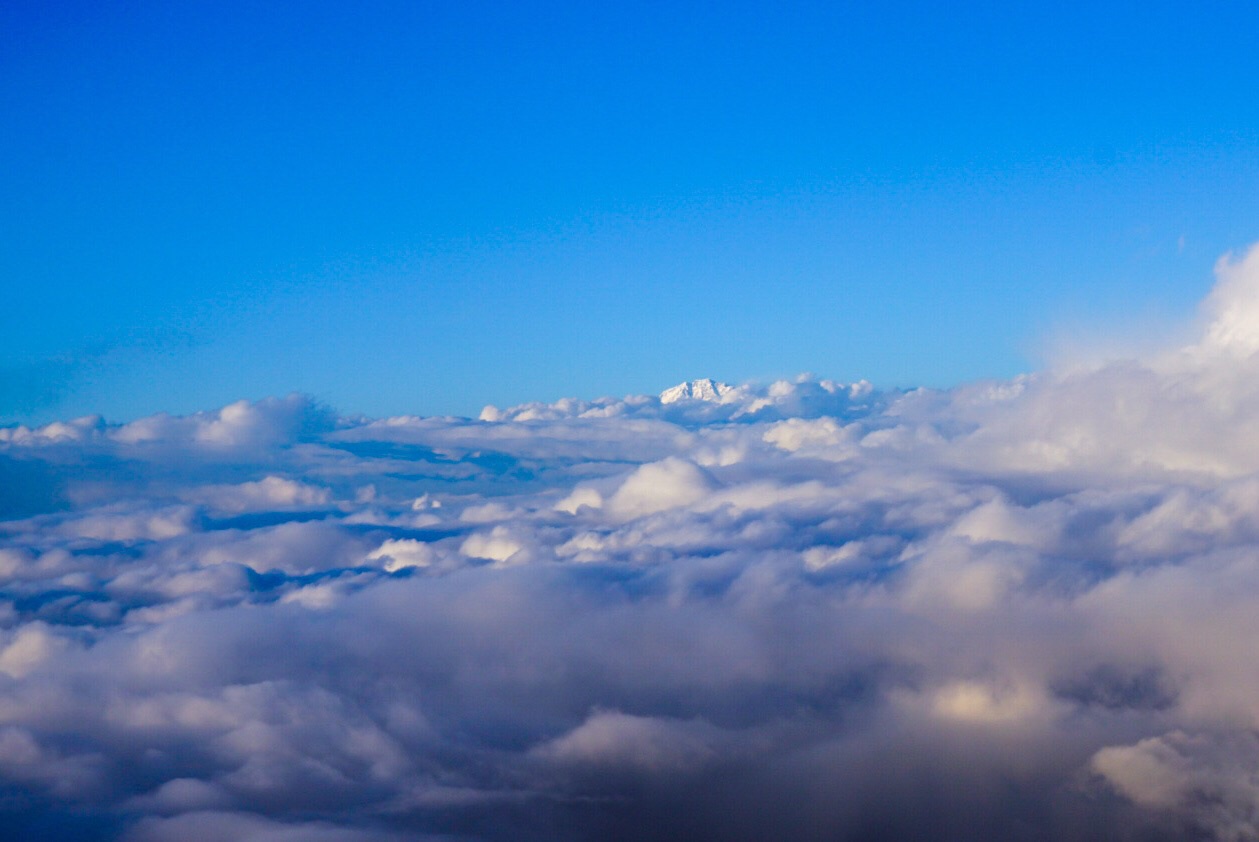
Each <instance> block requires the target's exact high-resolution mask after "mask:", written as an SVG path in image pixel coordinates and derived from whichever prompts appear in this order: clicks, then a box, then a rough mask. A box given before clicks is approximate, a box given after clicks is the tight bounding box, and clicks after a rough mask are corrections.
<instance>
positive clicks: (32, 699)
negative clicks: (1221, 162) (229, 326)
mask: <svg viewBox="0 0 1259 842" xmlns="http://www.w3.org/2000/svg"><path fill="white" fill-rule="evenodd" d="M1218 274H1219V279H1220V280H1219V283H1218V285H1217V287H1216V290H1215V291H1214V292H1213V294H1212V296H1211V298H1210V299H1209V300H1208V302H1207V303H1206V305H1205V308H1204V313H1205V317H1206V318H1205V325H1204V328H1203V330H1202V333H1201V339H1200V341H1198V342H1197V343H1195V344H1193V345H1192V346H1190V347H1186V348H1179V349H1169V350H1167V351H1165V352H1164V353H1161V354H1159V355H1155V356H1152V357H1149V358H1146V359H1139V360H1123V361H1117V362H1112V363H1108V364H1106V365H1099V366H1094V367H1092V368H1089V369H1086V370H1073V371H1066V372H1047V373H1042V374H1038V375H1034V376H1028V377H1024V378H1020V379H1018V380H1016V381H1012V382H993V383H981V384H974V385H969V386H965V387H961V388H958V389H955V390H951V391H927V390H918V391H911V392H879V391H876V390H874V389H872V388H871V387H870V386H869V384H865V383H858V384H839V383H834V382H831V381H827V380H817V379H813V378H808V377H804V378H800V379H798V380H796V381H791V382H779V383H774V384H771V385H770V386H768V387H754V386H739V387H727V386H724V385H723V384H716V383H712V382H709V381H697V382H695V383H691V384H685V386H684V387H683V388H678V389H672V390H669V391H667V392H666V393H665V394H664V395H663V396H662V398H655V397H641V396H640V397H628V398H624V399H603V400H596V401H578V400H564V401H560V402H557V403H555V404H529V405H525V406H519V407H512V408H507V409H498V408H494V407H487V408H486V410H485V411H484V412H483V413H482V415H481V418H480V419H479V420H475V421H473V420H468V419H458V418H419V417H399V418H388V419H382V420H371V419H363V418H352V417H339V416H337V415H335V414H334V413H332V412H330V411H328V410H326V409H325V408H322V407H320V406H318V405H316V404H314V403H313V402H311V401H310V400H308V399H306V398H303V397H300V396H293V397H289V398H283V399H270V400H266V401H261V402H259V403H252V404H251V403H243V402H242V403H237V404H232V405H230V406H227V407H224V408H223V409H221V410H218V411H216V412H207V413H203V414H199V415H194V416H189V417H178V418H177V417H168V416H154V417H150V418H144V419H141V420H138V421H135V422H132V423H129V424H123V425H112V424H108V423H105V422H104V421H102V420H101V419H99V418H83V419H77V420H73V421H68V422H63V423H56V424H51V425H48V426H46V427H43V428H39V429H27V428H23V427H17V428H7V429H3V430H0V481H2V482H0V489H2V490H0V575H2V576H3V582H4V586H3V589H2V590H0V627H2V628H0V794H2V795H3V798H0V833H2V834H3V835H4V836H5V837H6V838H11V839H55V838H67V839H69V838H74V839H91V840H106V839H109V840H113V839H120V840H131V841H132V842H141V841H142V842H162V841H163V840H176V839H190V838H196V839H204V840H217V839H224V840H228V839H230V840H291V839H302V840H306V839H309V840H338V842H340V840H354V841H355V842H358V840H363V841H364V842H366V840H373V841H374V840H426V839H483V840H508V839H510V840H529V839H537V840H553V839H558V840H565V839H571V840H584V839H625V840H651V839H662V840H663V839H670V840H678V839H694V840H706V839H712V840H718V839H721V840H728V839H735V840H737V839H748V840H752V839H758V840H759V839H767V838H781V839H803V840H808V839H827V840H833V839H862V840H878V839H936V840H938V839H946V840H947V839H959V840H961V839H977V838H1017V839H1046V840H1050V839H1053V840H1061V839H1081V840H1085V839H1099V840H1100V839H1132V840H1138V839H1139V840H1146V839H1150V840H1154V839H1183V838H1203V839H1220V840H1248V839H1259V773H1257V772H1256V769H1259V668H1256V667H1255V666H1254V663H1255V659H1254V657H1253V653H1252V649H1253V648H1254V642H1255V641H1256V640H1259V611H1256V610H1255V609H1256V605H1259V565H1257V563H1256V559H1259V385H1257V384H1259V357H1257V356H1256V352H1257V351H1259V340H1256V337H1259V251H1251V252H1250V253H1249V254H1247V255H1245V256H1243V257H1241V258H1238V259H1228V260H1225V261H1222V262H1221V264H1220V266H1219V268H1218Z"/></svg>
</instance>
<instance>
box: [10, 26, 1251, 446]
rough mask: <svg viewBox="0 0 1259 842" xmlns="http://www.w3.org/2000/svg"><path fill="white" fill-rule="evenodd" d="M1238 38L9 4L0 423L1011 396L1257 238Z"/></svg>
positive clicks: (1153, 311)
mask: <svg viewBox="0 0 1259 842" xmlns="http://www.w3.org/2000/svg"><path fill="white" fill-rule="evenodd" d="M1257 17H1259V13H1256V12H1255V11H1254V10H1253V9H1250V8H1247V7H1244V6H1241V5H1239V6H1237V7H1235V8H1226V7H1224V6H1216V7H1211V9H1210V10H1208V11H1206V12H1203V11H1202V9H1201V7H1199V6H1192V5H1190V4H1170V3H1161V4H1160V3H1155V4H1149V3H1142V4H1135V3H1134V4H1107V5H1105V6H1103V7H1099V6H1097V5H1095V4H1080V5H1069V6H1065V7H1064V6H1060V5H1055V6H1053V7H1052V8H1050V7H1049V6H1043V7H1030V8H1023V9H1019V10H1012V9H1006V8H998V7H996V6H993V7H987V6H975V7H972V8H971V9H968V10H961V11H958V10H956V9H949V8H945V7H944V6H941V5H938V4H930V3H900V4H880V6H879V8H878V9H877V10H872V9H865V8H859V7H856V6H852V5H846V4H792V5H790V6H788V7H786V8H775V9H773V10H772V11H770V10H768V9H766V8H765V7H763V6H761V5H759V4H742V3H736V4H721V5H719V6H718V5H706V4H683V5H678V4H632V5H622V6H615V7H600V8H597V9H596V8H592V7H589V6H588V5H579V4H562V3H531V4H496V3H466V4H402V3H399V4H392V3H379V4H372V5H371V6H370V7H367V8H359V7H349V6H344V5H341V4H318V3H317V4H291V5H286V4H270V5H268V6H267V8H257V7H256V6H255V5H252V4H179V6H178V8H170V7H168V6H165V5H162V4H121V3H105V4H88V3H82V4H78V3H61V4H35V3H23V2H19V3H8V4H5V5H4V8H3V9H0V39H2V41H0V79H2V80H3V82H2V84H0V113H3V114H4V115H5V119H4V120H2V121H0V167H2V168H3V169H2V174H0V178H2V179H3V183H4V184H5V185H6V188H5V190H4V191H3V198H2V199H0V278H3V281H4V288H5V298H6V300H7V305H6V306H5V307H4V308H3V309H2V310H0V422H8V423H13V422H16V421H25V422H42V421H47V420H50V419H52V418H56V417H62V418H64V417H72V416H77V415H82V414H86V413H104V414H105V415H106V416H107V417H108V418H110V419H114V420H127V419H130V418H134V417H137V416H140V415H144V414H148V413H152V412H157V411H173V412H189V411H194V410H198V409H203V408H206V407H209V406H219V405H223V404H225V403H228V402H230V401H233V400H237V399H240V398H249V399H258V398H262V397H265V396H267V395H283V394H287V393H289V392H292V391H300V392H305V393H309V394H311V395H313V396H315V397H316V398H317V399H319V400H321V401H324V402H327V403H329V404H331V405H333V406H335V407H337V408H338V409H339V410H341V411H346V412H365V413H368V414H372V415H382V414H392V413H400V412H418V413H422V414H434V413H457V414H472V415H475V414H476V412H477V411H478V410H479V409H480V407H481V406H482V405H483V404H485V403H496V404H500V405H502V404H508V403H513V402H520V401H524V400H529V399H554V398H558V397H561V396H564V395H576V396H582V397H595V396H597V395H601V394H614V395H622V394H627V393H636V392H648V393H650V392H655V391H658V390H659V389H661V388H663V387H665V386H668V385H671V384H672V383H675V382H678V381H679V380H682V379H687V378H691V377H699V376H713V377H717V378H720V379H724V380H728V381H731V382H742V381H746V380H758V379H759V380H762V381H768V380H771V379H773V378H775V377H780V376H791V375H794V374H796V373H798V372H801V371H813V372H817V373H818V374H819V375H821V376H826V377H834V378H838V379H841V380H854V379H858V378H868V379H870V380H872V381H874V382H875V383H876V384H878V385H880V386H886V387H894V386H912V385H923V384H925V385H933V386H943V385H949V384H953V383H957V382H961V381H965V380H970V379H974V378H980V377H1007V376H1011V375H1013V374H1015V373H1017V372H1020V371H1024V370H1028V369H1030V368H1033V367H1035V366H1037V365H1038V364H1039V361H1040V358H1041V356H1042V355H1043V352H1044V349H1045V346H1046V344H1047V343H1048V344H1052V343H1053V337H1054V336H1056V335H1057V334H1058V333H1060V332H1062V331H1064V330H1066V331H1068V332H1070V331H1076V330H1083V331H1085V332H1088V331H1089V330H1091V329H1094V328H1095V327H1096V326H1097V325H1107V326H1109V325H1110V324H1111V323H1112V322H1115V321H1119V322H1121V323H1123V324H1125V325H1129V326H1131V327H1133V329H1139V326H1140V325H1141V324H1142V323H1144V322H1147V321H1154V322H1167V321H1169V320H1172V319H1175V318H1181V317H1183V316H1184V315H1185V314H1186V313H1190V312H1192V308H1193V305H1194V302H1196V301H1197V300H1199V299H1200V298H1201V297H1202V295H1203V294H1204V293H1205V292H1206V290H1207V289H1208V288H1209V286H1210V283H1211V267H1212V264H1213V263H1214V261H1215V260H1216V258H1218V257H1219V256H1220V255H1221V254H1223V253H1225V252H1227V251H1230V250H1234V251H1236V250H1240V249H1241V248H1243V247H1244V246H1245V245H1246V244H1248V243H1249V242H1250V241H1251V240H1252V239H1253V238H1254V236H1255V230H1256V227H1257V226H1256V223H1257V222H1259V189H1257V188H1259V154H1257V153H1259V116H1256V113H1255V112H1254V110H1253V109H1252V108H1249V107H1248V106H1247V103H1249V102H1253V101H1254V100H1255V99H1256V94H1259V91H1257V90H1256V88H1259V73H1256V72H1254V60H1253V55H1252V53H1251V50H1250V49H1249V48H1248V45H1247V36H1248V33H1250V32H1253V31H1254V30H1255V24H1257V23H1259V20H1256V18H1257Z"/></svg>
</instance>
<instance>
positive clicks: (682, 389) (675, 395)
mask: <svg viewBox="0 0 1259 842" xmlns="http://www.w3.org/2000/svg"><path fill="white" fill-rule="evenodd" d="M733 391H735V387H734V386H730V385H728V384H726V383H718V382H717V381H715V380H713V379H711V378H708V377H705V378H703V379H702V380H692V381H691V382H689V383H679V384H678V385H676V386H673V387H672V388H669V389H665V390H664V391H663V392H661V393H660V402H661V403H677V402H678V401H681V400H693V401H708V402H709V403H722V400H723V398H725V397H726V395H728V394H730V393H731V392H733Z"/></svg>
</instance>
